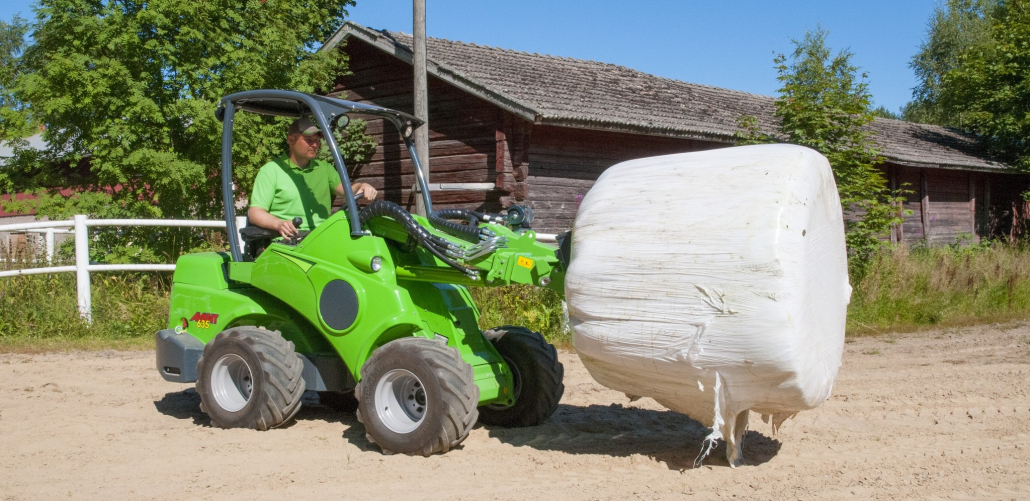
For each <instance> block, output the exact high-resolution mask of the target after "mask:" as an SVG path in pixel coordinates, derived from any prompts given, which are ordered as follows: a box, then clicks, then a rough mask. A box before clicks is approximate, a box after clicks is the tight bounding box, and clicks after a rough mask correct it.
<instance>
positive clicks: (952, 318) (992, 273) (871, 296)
mask: <svg viewBox="0 0 1030 501" xmlns="http://www.w3.org/2000/svg"><path fill="white" fill-rule="evenodd" d="M851 284H852V287H853V288H854V291H853V293H852V295H851V304H850V305H849V306H848V333H849V334H850V335H863V334H874V333H883V332H890V331H905V330H915V329H919V328H924V327H929V326H958V325H967V324H978V323H990V322H1000V321H1005V320H1017V319H1018V320H1022V319H1026V318H1027V317H1030V249H1028V248H1026V247H1025V246H1016V245H1008V244H999V243H991V242H985V243H981V244H977V245H967V246H959V245H954V246H950V247H925V246H923V247H914V248H911V249H909V248H906V247H904V246H900V247H898V248H894V249H885V250H884V251H882V252H879V253H877V254H875V255H874V256H873V257H872V259H871V260H870V263H869V265H868V266H867V267H866V268H865V269H864V270H863V271H862V273H852V277H851Z"/></svg>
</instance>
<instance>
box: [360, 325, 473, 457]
mask: <svg viewBox="0 0 1030 501" xmlns="http://www.w3.org/2000/svg"><path fill="white" fill-rule="evenodd" d="M405 349H411V350H418V351H419V356H420V357H421V358H422V360H423V361H425V363H426V365H428V366H429V368H430V369H431V370H432V371H433V373H434V374H435V375H436V377H437V379H438V381H439V383H440V388H441V390H442V396H443V403H444V409H445V410H444V418H443V419H442V420H441V425H442V426H441V427H440V429H439V430H437V433H436V436H435V437H434V438H432V439H431V440H427V441H426V442H425V443H424V444H421V446H420V447H416V448H414V449H413V450H408V451H400V450H391V449H389V448H387V447H385V446H384V445H383V444H381V443H379V442H377V441H376V439H375V437H374V436H373V434H372V433H369V432H367V431H366V434H365V437H366V438H367V439H368V441H369V442H372V443H374V444H377V445H379V447H380V448H381V449H382V451H383V453H384V454H387V455H389V454H395V453H400V454H407V455H416V454H418V455H421V456H431V455H433V454H436V453H444V452H447V451H449V450H451V449H453V448H454V447H456V446H457V445H458V444H460V443H461V442H462V441H464V440H465V438H467V437H468V434H469V432H470V431H471V430H472V427H473V426H475V424H476V422H477V420H478V419H479V411H478V408H477V405H478V403H479V387H478V386H476V385H475V383H474V381H473V374H472V366H471V365H469V364H468V363H466V362H465V360H463V359H462V358H461V354H460V353H459V352H458V350H456V349H454V348H451V347H449V346H447V344H446V343H445V342H444V341H442V340H438V339H425V338H419V337H411V338H403V339H398V340H396V341H392V342H390V343H387V344H386V345H384V346H382V347H380V348H379V349H378V350H376V352H375V353H373V355H372V356H371V357H369V359H368V361H366V362H365V366H364V367H362V380H361V381H360V382H358V385H357V387H356V388H355V389H354V393H355V394H356V395H364V392H363V386H364V384H365V382H366V381H367V380H366V379H365V377H364V374H365V371H366V369H367V368H368V367H369V366H370V365H371V364H372V363H374V362H375V361H376V358H377V357H381V356H386V355H388V351H389V350H405ZM357 417H358V421H360V422H361V423H362V424H363V425H365V428H366V430H368V429H369V426H370V423H369V421H368V417H367V416H365V415H363V413H362V409H361V407H359V408H358V412H357Z"/></svg>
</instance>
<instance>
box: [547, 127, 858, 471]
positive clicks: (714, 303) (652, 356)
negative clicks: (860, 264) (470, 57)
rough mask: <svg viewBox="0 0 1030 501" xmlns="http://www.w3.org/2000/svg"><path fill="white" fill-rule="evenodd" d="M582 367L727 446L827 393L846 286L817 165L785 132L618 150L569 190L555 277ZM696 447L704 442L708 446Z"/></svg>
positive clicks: (822, 165) (837, 215)
mask: <svg viewBox="0 0 1030 501" xmlns="http://www.w3.org/2000/svg"><path fill="white" fill-rule="evenodd" d="M565 290H566V300H567V302H568V310H569V320H570V324H571V326H572V330H573V344H574V345H575V347H576V351H577V352H578V353H579V356H580V358H581V359H582V360H583V364H584V365H585V366H586V367H587V369H588V370H589V371H590V374H591V375H592V376H593V377H594V378H595V379H596V380H597V381H598V382H599V383H601V384H603V385H605V386H607V387H609V388H612V389H615V390H618V391H622V392H625V393H627V394H629V395H639V396H646V397H652V398H654V399H655V400H657V401H658V402H659V403H661V404H662V405H664V406H666V407H668V408H669V409H671V410H674V411H677V412H682V413H684V414H687V415H688V416H690V417H692V418H694V419H696V420H698V421H700V422H702V423H703V424H705V425H707V426H710V427H712V433H711V434H710V435H709V436H708V439H709V441H708V442H707V443H708V450H710V448H711V445H712V444H714V442H715V440H716V439H719V438H723V439H725V440H726V441H727V443H728V444H727V445H728V447H727V459H728V460H729V461H730V464H731V465H736V464H738V463H739V462H740V460H741V439H742V437H743V433H744V431H745V429H746V428H747V419H748V411H749V410H751V411H755V412H757V413H760V414H763V417H764V418H770V417H771V418H772V420H773V426H774V429H775V428H777V427H778V426H779V425H780V424H781V423H782V422H783V421H784V420H785V419H787V418H789V417H790V416H792V415H794V414H795V413H797V412H798V411H802V410H806V409H812V408H814V407H816V406H818V405H819V404H821V403H822V402H823V401H825V400H826V399H827V398H828V397H829V395H830V390H831V389H832V387H833V383H834V380H835V379H836V377H837V371H838V369H839V368H840V363H841V354H842V352H843V349H844V322H845V316H846V313H847V304H848V301H849V299H850V296H851V286H850V285H849V284H848V274H847V256H846V250H845V245H844V225H843V218H842V215H841V208H840V200H839V198H838V196H837V189H836V185H835V184H834V181H833V174H832V172H831V170H830V165H829V163H828V162H827V161H826V158H824V157H823V156H822V155H820V154H819V153H817V152H815V151H813V150H810V149H807V148H803V147H799V146H790V145H761V146H744V147H738V148H726V149H720V150H713V151H705V152H699V153H685V154H679V155H669V156H662V157H654V158H644V159H639V160H632V161H628V162H623V163H620V164H618V165H615V166H613V167H611V168H609V169H608V170H606V171H605V172H604V174H602V175H601V177H600V178H599V179H598V180H597V183H596V184H594V186H593V188H591V189H590V192H589V193H587V195H586V197H584V198H583V202H582V204H581V205H580V207H579V213H578V215H577V216H576V222H575V226H574V229H573V243H572V262H571V265H570V269H569V272H568V275H567V276H566V279H565ZM707 452H708V451H705V452H704V454H707Z"/></svg>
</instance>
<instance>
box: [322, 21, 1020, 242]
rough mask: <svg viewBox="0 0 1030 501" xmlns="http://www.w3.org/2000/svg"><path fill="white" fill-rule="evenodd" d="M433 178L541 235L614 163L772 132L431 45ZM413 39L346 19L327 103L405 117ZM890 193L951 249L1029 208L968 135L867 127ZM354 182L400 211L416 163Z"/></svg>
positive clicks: (595, 80) (765, 101)
mask: <svg viewBox="0 0 1030 501" xmlns="http://www.w3.org/2000/svg"><path fill="white" fill-rule="evenodd" d="M427 45H428V50H427V52H428V72H429V127H430V147H429V152H430V172H431V174H430V182H431V190H432V191H433V199H434V203H435V204H436V205H437V206H441V207H448V206H455V207H456V206H461V207H469V208H477V209H480V210H487V211H498V210H500V209H502V208H503V207H506V206H508V205H511V204H513V203H519V204H524V205H528V206H530V207H532V208H533V209H534V212H535V213H536V220H535V221H534V223H533V227H534V229H536V230H537V231H539V232H558V231H564V230H566V229H568V228H569V227H571V225H572V223H573V220H574V218H575V214H576V209H577V206H578V204H579V201H580V200H581V199H582V197H583V195H584V194H585V193H586V192H587V190H588V189H589V188H590V186H591V185H592V184H593V182H594V181H595V180H596V179H597V177H598V176H599V175H600V174H601V172H603V171H604V170H605V169H606V168H608V167H609V166H611V165H613V164H615V163H618V162H620V161H623V160H627V159H632V158H640V157H646V156H654V155H661V154H668V153H679V152H687V151H698V150H705V149H711V148H720V147H725V146H731V145H732V144H733V140H734V139H733V136H734V133H735V132H736V131H737V130H738V126H737V120H738V118H739V117H741V116H754V117H756V118H757V119H758V123H759V126H760V128H761V129H763V130H764V131H768V132H772V131H775V130H776V126H777V123H776V119H775V117H774V116H773V110H774V98H772V97H768V96H760V95H755V94H748V93H745V92H739V91H733V90H728V89H720V88H716V87H709V86H704V85H697V84H691V83H687V82H681V81H677V80H670V79H665V78H660V77H657V76H654V75H649V74H646V73H642V72H639V71H635V70H631V69H628V68H625V67H622V66H616V65H612V64H605V63H599V62H594V61H584V60H578V59H569V58H562V57H554V56H546V55H539V54H528V53H525V52H517V51H512V50H505V49H498V48H492V47H484V46H479V45H475V44H469V43H463V42H456V41H450V40H441V39H432V38H431V39H429V40H428V42H427ZM410 47H411V36H410V35H406V34H403V33H393V32H386V31H375V30H371V29H369V28H365V27H363V26H359V25H356V24H353V23H347V24H345V25H344V26H343V27H341V28H340V30H339V31H338V32H337V33H336V34H335V35H334V36H333V37H332V38H331V39H330V40H329V41H328V42H327V43H326V45H325V46H324V47H323V48H322V50H342V51H344V52H346V53H347V54H348V55H349V57H350V69H351V71H352V73H351V74H347V75H342V76H340V77H339V78H338V79H337V81H336V86H335V89H334V90H333V91H332V92H331V94H330V95H334V96H341V95H342V96H343V97H345V98H346V99H350V100H354V101H359V102H369V103H374V104H377V105H380V106H386V107H390V108H396V109H399V110H402V111H407V112H411V111H412V102H413V100H412V80H413V78H412V67H411V60H412V53H411V49H410ZM870 129H871V131H872V132H873V133H874V136H873V137H874V140H875V141H876V143H877V144H878V146H879V148H880V150H881V151H882V153H883V155H884V156H885V158H886V159H887V160H886V162H885V164H884V165H883V166H882V168H883V169H884V172H885V174H886V175H887V178H888V179H889V182H890V184H891V185H892V186H895V187H902V186H907V189H909V190H911V191H912V192H913V193H912V194H911V195H910V196H909V197H908V200H907V202H906V203H905V208H907V209H910V210H911V215H908V216H906V217H905V222H904V224H902V225H899V226H898V227H897V228H895V231H894V232H893V235H891V238H892V240H898V241H902V242H912V241H917V240H923V239H927V240H928V241H929V242H930V243H933V244H942V243H952V242H955V241H956V239H959V238H962V237H964V236H970V237H974V238H977V237H979V236H985V235H991V234H1007V233H1008V232H1010V231H1012V230H1013V228H1015V227H1016V226H1017V225H1014V224H1013V222H1014V221H1015V219H1016V218H1018V217H1021V214H1023V213H1024V211H1023V210H1022V207H1023V202H1022V201H1021V198H1020V196H1019V194H1020V193H1021V192H1022V191H1024V190H1025V189H1026V187H1027V177H1025V176H1023V175H1018V174H1015V173H1013V172H1012V171H1011V169H1010V168H1008V167H1007V166H1006V165H1004V164H1001V163H998V162H995V161H992V160H990V159H988V158H987V157H986V156H985V155H984V154H983V152H982V151H981V149H980V145H979V144H978V143H977V141H976V140H975V139H974V138H971V137H969V136H966V135H963V134H961V133H959V132H957V131H954V130H951V129H946V128H943V127H938V126H932V125H922V124H914V123H909V122H903V121H898V120H887V119H877V120H876V121H875V122H874V123H873V124H871V125H870ZM368 131H369V133H370V134H372V135H374V136H376V139H377V140H379V141H382V143H381V144H382V146H380V147H379V149H378V150H377V152H376V155H375V157H374V158H373V159H372V161H371V162H370V163H369V164H367V165H363V166H358V168H357V169H356V172H355V173H354V176H355V177H356V178H357V179H359V180H362V181H367V182H370V183H372V184H373V185H375V186H377V187H379V188H382V189H384V190H385V196H386V197H387V199H389V200H393V201H396V202H399V203H402V204H406V205H407V206H408V207H409V208H410V207H411V206H412V204H413V200H414V198H413V196H412V193H411V187H412V185H413V184H414V174H413V171H412V165H411V163H410V161H409V160H407V159H406V158H405V157H406V155H405V154H404V153H403V151H402V147H401V142H400V139H399V137H396V134H394V133H392V132H390V131H387V135H386V137H384V136H383V134H384V132H383V127H382V124H381V123H376V122H374V121H373V122H370V123H369V127H368Z"/></svg>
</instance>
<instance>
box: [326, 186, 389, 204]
mask: <svg viewBox="0 0 1030 501" xmlns="http://www.w3.org/2000/svg"><path fill="white" fill-rule="evenodd" d="M350 189H351V191H353V192H354V194H355V195H357V194H358V193H361V195H362V197H363V198H364V199H365V200H368V201H372V200H375V198H376V195H378V194H379V191H378V190H376V189H375V188H373V187H372V185H371V184H368V183H354V184H352V185H351V186H350ZM344 195H346V192H345V191H344V190H343V183H340V184H338V185H337V186H336V196H340V197H342V196H344Z"/></svg>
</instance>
